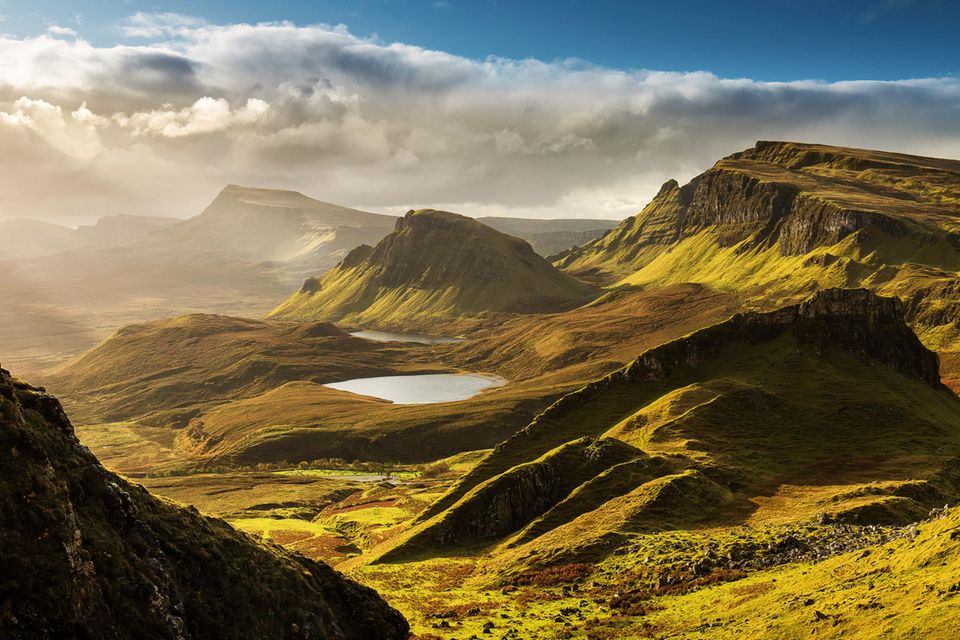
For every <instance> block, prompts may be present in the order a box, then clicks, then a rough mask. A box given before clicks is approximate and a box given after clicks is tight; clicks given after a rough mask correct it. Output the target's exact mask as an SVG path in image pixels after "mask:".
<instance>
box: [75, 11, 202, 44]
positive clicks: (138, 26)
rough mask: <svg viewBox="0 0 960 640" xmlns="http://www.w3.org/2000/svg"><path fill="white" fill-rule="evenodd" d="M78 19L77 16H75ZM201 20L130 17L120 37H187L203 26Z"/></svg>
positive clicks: (172, 15)
mask: <svg viewBox="0 0 960 640" xmlns="http://www.w3.org/2000/svg"><path fill="white" fill-rule="evenodd" d="M77 17H78V18H79V16H77ZM205 24H206V21H205V20H203V19H202V18H197V17H194V16H187V15H183V14H181V13H169V12H168V13H144V12H138V13H135V14H134V15H132V16H130V17H129V18H127V19H126V20H124V21H123V23H122V24H121V25H120V27H119V31H120V33H121V35H123V36H126V37H127V38H147V39H149V38H160V37H167V36H177V35H189V33H190V30H191V29H195V28H197V27H200V26H203V25H205Z"/></svg>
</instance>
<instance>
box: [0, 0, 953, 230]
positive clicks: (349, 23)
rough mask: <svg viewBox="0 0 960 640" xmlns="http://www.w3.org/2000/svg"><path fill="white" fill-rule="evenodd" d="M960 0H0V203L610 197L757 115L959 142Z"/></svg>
mask: <svg viewBox="0 0 960 640" xmlns="http://www.w3.org/2000/svg"><path fill="white" fill-rule="evenodd" d="M958 12H960V1H956V0H951V1H950V2H946V1H943V2H937V1H936V0H928V1H922V0H846V1H836V2H828V1H827V0H741V1H739V2H734V1H726V2H722V1H719V0H717V1H714V2H692V1H691V0H673V1H672V2H659V1H658V2H628V1H626V0H624V1H621V2H612V1H611V0H580V1H579V2H575V1H573V0H553V2H549V3H548V2H517V1H508V0H496V2H493V1H492V0H472V1H470V2H468V1H467V0H444V1H442V2H438V1H436V0H319V1H316V0H315V1H313V2H301V3H293V2H287V3H283V2H267V1H264V0H260V1H258V2H251V1H249V0H230V1H229V2H228V1H227V0H201V1H199V2H186V1H182V0H161V1H159V2H158V1H155V0H143V1H141V0H126V1H122V0H97V1H93V0H79V1H73V2H63V1H62V0H31V1H30V2H29V3H28V2H20V1H19V0H0V15H2V16H3V17H4V19H3V21H2V22H0V150H2V152H3V154H4V159H5V160H7V162H5V163H4V171H0V218H4V217H18V216H19V217H41V218H46V219H51V220H70V221H71V222H78V221H79V222H84V221H86V222H89V221H91V220H92V219H95V218H96V217H98V216H101V215H107V214H115V213H142V214H159V215H177V216H186V215H191V214H195V213H197V212H198V211H200V210H202V209H203V207H204V206H205V205H206V204H207V203H208V202H210V200H211V199H212V198H213V197H214V196H215V195H216V193H217V192H218V191H219V190H220V189H221V188H222V187H223V185H225V184H228V183H237V184H248V185H254V186H263V187H276V188H286V189H295V190H298V191H303V192H305V193H307V194H308V195H311V196H314V197H317V198H319V199H321V200H326V201H328V202H336V203H338V204H344V205H348V206H353V207H357V208H361V209H366V210H370V211H383V212H390V213H400V212H403V211H406V210H408V209H414V208H420V207H435V208H440V209H447V210H450V211H457V212H461V213H466V214H468V215H477V216H481V215H505V216H517V217H541V218H551V217H595V218H622V217H625V216H628V215H631V214H634V213H636V212H637V211H638V210H640V209H642V208H643V206H644V205H645V204H646V203H647V202H648V201H649V199H650V197H651V196H652V195H653V194H655V193H656V192H657V190H658V189H659V188H660V185H662V184H663V182H664V181H665V180H667V179H669V178H676V179H678V180H680V181H681V182H684V181H686V180H689V179H690V178H692V177H693V176H694V175H696V174H698V173H700V172H702V171H704V170H706V169H707V168H709V167H710V166H711V165H712V164H713V163H714V162H716V161H717V160H718V159H719V158H722V157H724V156H726V155H729V154H731V153H734V152H736V151H740V150H742V149H745V148H747V147H750V146H752V145H753V144H754V143H755V142H756V141H757V140H793V141H800V142H816V143H821V144H835V145H841V146H854V147H865V148H872V149H885V150H890V151H901V152H906V153H916V154H921V155H929V156H938V157H948V158H960V75H957V73H956V71H957V68H956V64H957V61H958V60H960V38H957V37H956V34H957V33H960V28H958V27H960V25H958ZM338 25H342V26H338ZM117 45H122V46H117Z"/></svg>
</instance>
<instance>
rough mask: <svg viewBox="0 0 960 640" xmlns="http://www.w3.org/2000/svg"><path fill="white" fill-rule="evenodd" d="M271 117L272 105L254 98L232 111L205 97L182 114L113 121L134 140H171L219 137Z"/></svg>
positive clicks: (171, 112) (158, 112) (167, 111)
mask: <svg viewBox="0 0 960 640" xmlns="http://www.w3.org/2000/svg"><path fill="white" fill-rule="evenodd" d="M269 113H270V105H268V104H267V103H266V102H264V101H263V100H258V99H257V98H250V99H249V100H247V102H246V104H244V105H243V106H242V107H240V108H238V109H231V108H230V104H229V103H228V102H227V101H226V100H224V99H223V98H220V99H217V100H215V99H214V98H210V97H204V98H200V99H199V100H197V101H196V102H195V103H193V104H192V105H190V106H189V107H186V108H184V109H180V110H170V109H159V110H154V111H145V112H139V113H134V114H132V115H130V116H127V115H124V114H117V115H115V116H114V118H113V120H114V122H116V123H117V124H118V125H119V126H121V127H125V128H127V129H129V130H130V131H131V133H132V134H133V135H134V136H144V135H155V136H163V137H167V138H182V137H185V136H192V135H199V134H205V133H215V132H220V131H224V130H226V129H229V128H231V127H235V126H242V125H250V124H255V123H257V122H258V121H260V120H261V119H263V118H265V117H266V116H267V115H268V114H269Z"/></svg>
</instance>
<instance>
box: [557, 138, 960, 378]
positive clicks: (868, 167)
mask: <svg viewBox="0 0 960 640" xmlns="http://www.w3.org/2000/svg"><path fill="white" fill-rule="evenodd" d="M556 264H557V265H558V266H560V267H562V268H563V269H565V270H567V271H568V272H570V273H574V274H577V275H578V276H580V277H583V278H586V279H590V280H594V281H599V282H604V283H608V284H632V285H640V286H655V285H661V284H669V283H677V282H697V283H702V284H705V285H708V286H710V287H713V288H715V289H719V290H724V291H738V292H740V293H742V294H744V295H745V296H746V297H747V298H748V299H751V300H754V301H755V302H756V304H760V305H764V304H767V305H768V304H770V303H773V304H776V303H777V302H778V301H785V300H790V299H793V300H798V299H801V298H803V297H804V296H808V295H810V294H811V293H812V292H814V291H817V290H819V289H822V288H825V287H868V288H870V289H872V290H874V291H877V292H878V293H880V294H882V295H891V296H897V297H899V298H900V299H901V300H903V301H904V303H905V304H906V311H907V320H908V322H910V324H911V326H912V327H914V329H915V330H916V331H917V334H918V335H919V336H920V338H921V340H923V342H924V344H926V345H927V346H928V347H930V348H931V349H934V350H936V351H938V352H940V355H941V358H942V359H943V361H944V368H945V377H946V378H948V379H950V380H954V381H955V382H951V384H960V277H958V276H957V272H958V271H960V161H958V160H944V159H938V158H925V157H920V156H910V155H905V154H899V153H889V152H884V151H870V150H864V149H848V148H843V147H830V146H826V145H811V144H799V143H793V142H758V143H757V145H756V146H755V147H753V148H752V149H747V150H746V151H743V152H740V153H736V154H734V155H732V156H730V157H728V158H725V159H723V160H721V161H719V162H718V163H717V164H716V165H715V166H714V167H713V168H711V169H710V170H709V171H707V172H705V173H703V174H702V175H699V176H697V177H696V178H694V179H693V180H691V181H690V182H689V183H688V184H686V185H683V186H680V185H678V184H677V183H676V182H675V181H672V180H671V181H669V182H667V183H666V184H664V185H663V188H662V189H661V190H660V193H659V194H658V195H657V197H656V198H654V199H653V201H652V202H651V203H650V204H649V205H647V207H646V208H645V209H644V210H643V211H642V212H641V213H639V214H638V215H636V216H634V217H632V218H628V219H626V220H624V221H623V222H622V223H621V224H620V225H619V226H618V227H616V228H615V229H613V230H611V231H609V232H608V233H607V234H606V235H604V236H603V237H601V238H598V239H596V240H593V241H591V242H589V243H587V244H586V245H583V246H582V247H577V248H575V249H572V250H569V251H566V252H564V253H563V254H561V255H559V256H557V260H556Z"/></svg>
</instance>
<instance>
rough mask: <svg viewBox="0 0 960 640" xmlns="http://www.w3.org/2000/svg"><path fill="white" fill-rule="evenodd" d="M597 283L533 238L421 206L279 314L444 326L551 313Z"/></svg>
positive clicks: (404, 326) (310, 284)
mask: <svg viewBox="0 0 960 640" xmlns="http://www.w3.org/2000/svg"><path fill="white" fill-rule="evenodd" d="M593 295H595V291H594V289H593V288H592V287H590V286H589V285H587V284H584V283H583V282H580V281H579V280H577V279H575V278H573V277H571V276H569V275H566V274H564V273H561V272H560V271H558V270H556V269H555V268H553V267H552V266H551V265H550V264H549V263H548V262H546V261H545V260H544V259H543V258H541V257H540V256H538V255H537V254H536V253H535V252H534V251H533V249H532V248H531V247H530V245H529V244H527V243H526V242H524V241H523V240H520V239H518V238H514V237H512V236H508V235H506V234H503V233H500V232H498V231H495V230H493V229H491V228H490V227H487V226H485V225H483V224H480V223H479V222H477V221H476V220H473V219H471V218H467V217H464V216H460V215H457V214H454V213H448V212H445V211H434V210H430V209H425V210H420V211H411V212H409V213H408V214H407V215H406V216H405V217H403V218H401V219H400V220H399V221H398V222H397V226H396V229H395V230H394V232H393V233H391V234H390V235H389V236H387V237H386V238H384V239H383V240H382V241H381V242H380V243H379V244H378V245H377V246H376V247H375V248H374V247H369V246H361V247H358V248H356V249H354V250H353V251H351V252H350V254H349V255H348V256H347V257H346V258H345V259H344V260H343V262H341V263H340V264H339V265H337V266H336V267H335V268H333V269H331V270H330V271H328V272H327V273H325V274H324V275H323V276H321V277H319V278H312V279H310V280H308V281H307V282H306V283H305V284H304V285H303V287H302V288H301V289H300V291H299V292H297V293H296V294H294V295H293V296H292V297H290V298H289V299H288V300H286V301H285V302H284V303H283V304H281V305H280V306H279V307H277V308H276V309H274V310H273V311H272V312H271V314H270V316H271V317H274V318H284V319H298V320H303V319H310V320H327V321H341V322H345V323H352V324H359V325H363V326H371V327H382V328H395V329H400V330H436V329H437V328H438V327H444V326H446V327H451V326H463V323H464V321H467V322H469V321H476V320H482V319H489V318H491V317H494V316H496V315H497V314H504V313H543V312H549V311H557V310H561V309H565V308H571V307H574V306H577V305H578V304H581V303H583V302H586V301H587V300H589V299H590V298H591V297H592V296H593Z"/></svg>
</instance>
